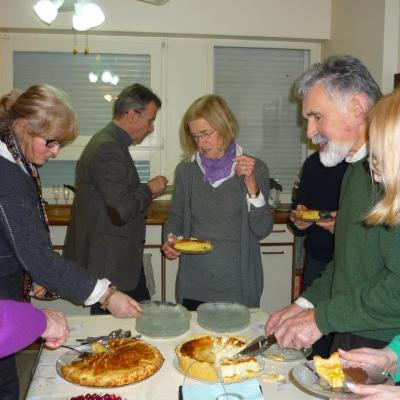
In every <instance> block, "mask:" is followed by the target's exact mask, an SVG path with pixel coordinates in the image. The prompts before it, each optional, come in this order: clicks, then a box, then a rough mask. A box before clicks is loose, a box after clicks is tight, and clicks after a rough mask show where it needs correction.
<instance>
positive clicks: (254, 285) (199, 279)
mask: <svg viewBox="0 0 400 400" xmlns="http://www.w3.org/2000/svg"><path fill="white" fill-rule="evenodd" d="M238 131H239V127H238V123H237V121H236V118H235V116H234V115H233V113H232V112H231V110H230V109H229V107H228V105H227V103H226V102H225V100H224V99H223V98H222V97H221V96H216V95H207V96H204V97H201V98H199V99H197V100H196V101H195V102H194V103H193V104H192V105H191V106H190V107H189V109H188V110H187V111H186V113H185V115H184V117H183V120H182V125H181V131H180V139H181V144H182V148H183V150H184V157H185V159H184V161H182V162H181V163H180V164H179V165H178V166H177V168H176V171H175V192H174V195H173V199H172V204H171V209H170V213H169V215H168V218H167V221H166V223H165V225H164V229H163V237H164V244H163V246H162V249H163V251H164V253H165V255H166V256H167V257H168V258H169V259H175V258H177V257H180V266H179V271H178V276H177V288H176V295H177V301H178V302H180V303H182V304H183V305H184V306H185V307H186V308H188V309H189V310H195V309H196V308H197V306H198V305H200V304H201V303H204V302H238V303H241V304H244V305H246V306H248V307H259V306H260V297H261V293H262V290H263V287H264V284H263V270H262V264H261V255H260V247H259V241H260V240H261V239H262V238H264V237H265V236H267V235H268V234H269V233H270V232H271V230H272V225H273V221H272V215H271V211H270V209H269V205H268V202H267V201H266V199H268V195H269V173H268V168H267V166H266V165H265V164H264V163H263V162H262V161H260V160H257V159H255V158H253V157H251V156H249V155H245V154H244V153H243V150H242V148H241V147H240V146H239V145H238V144H237V143H236V141H235V138H236V136H237V134H238ZM178 236H183V237H185V238H189V237H195V238H197V239H203V240H209V241H211V242H212V243H213V245H214V248H213V250H212V251H211V252H210V253H208V254H202V255H193V254H182V255H181V254H180V253H179V252H178V251H176V250H174V248H173V244H174V242H175V241H176V239H177V237H178Z"/></svg>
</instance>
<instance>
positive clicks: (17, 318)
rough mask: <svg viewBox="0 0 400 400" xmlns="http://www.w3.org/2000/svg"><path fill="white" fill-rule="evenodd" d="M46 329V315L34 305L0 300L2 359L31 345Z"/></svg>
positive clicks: (0, 352) (0, 355)
mask: <svg viewBox="0 0 400 400" xmlns="http://www.w3.org/2000/svg"><path fill="white" fill-rule="evenodd" d="M46 327H47V317H46V314H44V312H43V311H41V310H38V309H37V308H35V307H33V306H32V304H30V303H22V302H18V301H13V300H0V357H5V356H7V355H9V354H12V353H15V352H17V351H18V350H21V349H23V348H24V347H26V346H28V345H30V344H31V343H32V342H33V341H35V340H36V339H37V338H38V337H39V336H41V335H42V333H43V332H44V331H45V330H46Z"/></svg>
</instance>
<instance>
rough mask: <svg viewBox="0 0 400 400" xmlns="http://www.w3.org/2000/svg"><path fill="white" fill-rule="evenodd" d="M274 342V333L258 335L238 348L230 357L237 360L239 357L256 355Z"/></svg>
mask: <svg viewBox="0 0 400 400" xmlns="http://www.w3.org/2000/svg"><path fill="white" fill-rule="evenodd" d="M275 343H276V338H275V336H274V335H269V336H264V335H263V336H259V337H258V338H256V339H254V340H253V341H252V342H250V343H249V344H248V345H247V346H246V347H244V348H243V349H242V350H240V351H239V352H238V353H236V354H234V355H233V356H232V358H233V359H234V360H237V359H239V358H246V357H256V356H258V355H260V354H261V353H263V352H264V351H265V350H267V349H268V347H270V346H272V345H273V344H275Z"/></svg>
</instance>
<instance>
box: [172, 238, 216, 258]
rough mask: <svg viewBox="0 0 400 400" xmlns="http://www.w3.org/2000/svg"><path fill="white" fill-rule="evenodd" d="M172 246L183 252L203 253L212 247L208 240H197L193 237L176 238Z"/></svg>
mask: <svg viewBox="0 0 400 400" xmlns="http://www.w3.org/2000/svg"><path fill="white" fill-rule="evenodd" d="M173 248H174V249H175V250H176V251H179V253H183V254H205V253H209V252H210V251H212V249H213V248H214V247H213V245H212V243H211V242H210V241H208V240H199V239H194V238H189V239H178V240H177V241H176V242H175V243H174V244H173Z"/></svg>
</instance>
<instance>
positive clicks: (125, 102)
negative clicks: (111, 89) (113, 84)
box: [113, 83, 161, 118]
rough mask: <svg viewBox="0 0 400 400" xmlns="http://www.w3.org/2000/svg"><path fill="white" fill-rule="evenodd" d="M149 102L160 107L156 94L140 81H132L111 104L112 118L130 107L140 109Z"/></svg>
mask: <svg viewBox="0 0 400 400" xmlns="http://www.w3.org/2000/svg"><path fill="white" fill-rule="evenodd" d="M149 103H155V104H156V105H157V107H158V108H160V107H161V100H160V99H159V97H158V96H157V95H156V94H154V93H153V92H152V91H151V90H150V89H148V88H147V87H145V86H143V85H141V84H140V83H134V84H133V85H130V86H128V87H126V88H125V89H124V90H123V91H122V92H121V93H120V94H119V95H118V98H117V100H115V103H114V106H113V118H118V117H122V115H123V114H125V113H126V112H127V111H129V110H130V109H136V110H139V111H141V110H143V109H144V108H145V107H146V106H147V104H149Z"/></svg>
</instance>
